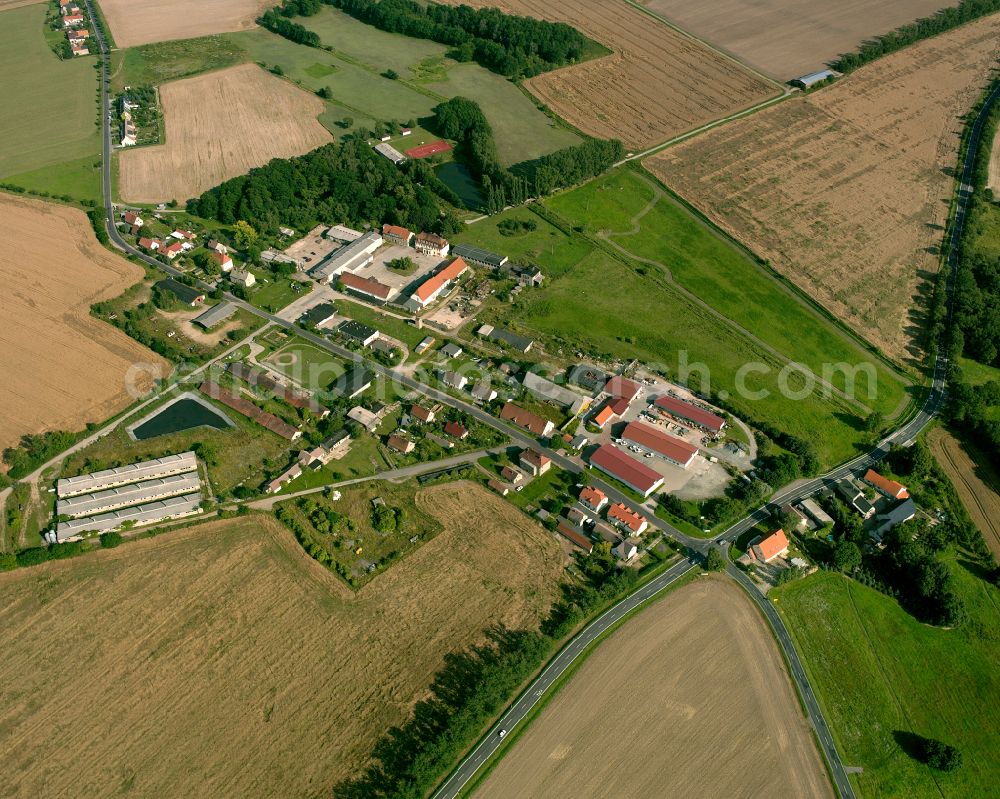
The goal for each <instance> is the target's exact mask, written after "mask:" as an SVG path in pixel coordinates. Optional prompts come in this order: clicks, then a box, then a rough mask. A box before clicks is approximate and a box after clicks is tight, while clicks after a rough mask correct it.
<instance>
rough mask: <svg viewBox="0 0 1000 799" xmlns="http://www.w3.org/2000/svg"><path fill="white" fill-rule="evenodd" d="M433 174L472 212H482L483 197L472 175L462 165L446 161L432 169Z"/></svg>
mask: <svg viewBox="0 0 1000 799" xmlns="http://www.w3.org/2000/svg"><path fill="white" fill-rule="evenodd" d="M434 174H435V175H437V176H438V177H439V178H440V179H441V182H442V183H444V185H445V186H447V187H448V188H449V189H451V190H452V191H453V192H455V194H457V195H458V196H459V197H461V198H462V202H464V203H465V204H466V205H467V206H468V207H469V208H471V209H472V210H473V211H479V210H482V207H483V197H482V195H481V194H480V193H479V187H478V186H477V185H476V181H475V180H473V178H472V174H471V173H470V172H469V170H468V169H466V168H465V166H464V165H463V164H458V163H455V162H454V161H448V162H446V163H444V164H441V165H440V166H437V167H435V168H434Z"/></svg>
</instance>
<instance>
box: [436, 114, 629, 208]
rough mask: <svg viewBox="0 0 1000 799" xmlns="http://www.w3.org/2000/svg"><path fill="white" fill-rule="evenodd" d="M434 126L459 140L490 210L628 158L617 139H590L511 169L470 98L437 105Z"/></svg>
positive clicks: (549, 190) (579, 179)
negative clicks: (505, 163) (498, 150)
mask: <svg viewBox="0 0 1000 799" xmlns="http://www.w3.org/2000/svg"><path fill="white" fill-rule="evenodd" d="M433 125H434V129H435V131H436V132H437V133H439V134H440V135H441V136H443V137H444V138H446V139H451V140H453V141H455V142H457V144H458V147H457V149H456V153H455V155H456V158H457V159H458V160H460V161H461V162H462V163H464V164H465V166H466V167H467V168H468V169H469V171H470V172H471V173H472V176H473V177H474V178H476V179H477V180H478V181H479V182H480V185H481V186H482V194H483V200H484V210H485V211H486V213H488V214H495V213H498V212H499V211H502V210H503V209H504V208H505V207H507V206H509V205H520V204H522V203H524V202H525V201H527V200H528V199H529V198H531V197H543V196H545V195H546V194H550V193H552V192H553V191H556V190H557V189H562V188H566V187H567V186H572V185H574V184H576V183H581V182H583V181H585V180H589V179H590V178H592V177H595V176H596V175H599V174H601V173H602V172H604V171H606V170H608V169H610V168H611V167H612V166H613V165H614V164H615V163H616V162H618V161H620V160H621V159H622V158H624V157H625V147H624V145H623V144H622V143H621V142H620V141H618V140H617V139H611V140H609V141H605V140H601V139H588V140H586V141H584V142H583V143H582V144H578V145H575V146H573V147H566V148H564V149H562V150H557V151H556V152H554V153H550V154H548V155H543V156H541V157H540V158H536V159H534V160H533V161H526V162H524V163H521V164H518V165H517V166H515V167H514V168H513V169H507V167H505V166H503V164H502V163H501V162H500V156H499V155H498V153H497V147H496V140H495V139H494V136H493V128H492V126H491V125H490V123H489V120H488V119H487V118H486V115H485V114H484V113H483V110H482V108H481V107H480V106H479V104H478V103H477V102H475V101H474V100H470V99H468V98H466V97H453V98H451V99H450V100H447V101H446V102H443V103H440V104H439V105H437V106H435V107H434V122H433Z"/></svg>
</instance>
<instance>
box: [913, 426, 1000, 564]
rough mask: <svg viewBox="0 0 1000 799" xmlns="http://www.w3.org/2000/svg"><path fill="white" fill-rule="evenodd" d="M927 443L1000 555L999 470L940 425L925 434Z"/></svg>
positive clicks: (963, 502)
mask: <svg viewBox="0 0 1000 799" xmlns="http://www.w3.org/2000/svg"><path fill="white" fill-rule="evenodd" d="M927 443H928V444H930V448H931V452H932V453H933V455H934V458H935V460H937V462H938V464H939V465H940V466H941V468H942V469H944V473H945V474H946V475H948V479H949V480H951V482H952V485H954V486H955V490H956V491H957V492H958V497H959V499H961V500H962V504H963V505H964V506H965V509H966V510H967V511H968V512H969V516H971V517H972V521H973V522H974V523H975V525H976V527H978V528H979V532H981V533H982V534H983V540H984V541H986V545H987V546H988V547H989V548H990V551H991V552H992V553H993V554H994V555H996V556H997V558H1000V471H997V467H996V465H994V464H992V463H990V459H989V458H987V457H986V456H985V455H983V453H982V452H980V451H979V450H977V449H976V448H975V447H974V446H971V445H969V444H968V443H967V442H962V441H959V440H958V439H957V438H955V436H953V435H952V434H951V433H949V432H948V431H947V430H944V429H942V428H940V427H937V428H935V429H934V430H932V431H931V432H930V433H929V434H928V436H927Z"/></svg>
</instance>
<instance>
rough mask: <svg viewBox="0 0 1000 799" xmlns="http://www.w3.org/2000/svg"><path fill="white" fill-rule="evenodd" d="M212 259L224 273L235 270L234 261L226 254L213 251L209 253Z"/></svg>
mask: <svg viewBox="0 0 1000 799" xmlns="http://www.w3.org/2000/svg"><path fill="white" fill-rule="evenodd" d="M209 255H210V256H211V257H212V259H213V260H214V261H215V262H216V263H217V264H218V265H219V267H220V268H221V269H222V271H223V272H228V271H230V270H231V269H232V268H233V259H232V258H230V257H229V256H228V255H227V254H226V253H224V252H216V251H214V250H213V251H212V252H210V253H209Z"/></svg>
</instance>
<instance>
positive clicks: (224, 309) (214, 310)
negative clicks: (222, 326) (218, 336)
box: [191, 302, 236, 330]
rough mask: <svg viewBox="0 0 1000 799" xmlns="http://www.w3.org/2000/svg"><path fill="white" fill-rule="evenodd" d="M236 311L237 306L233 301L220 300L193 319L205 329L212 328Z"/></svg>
mask: <svg viewBox="0 0 1000 799" xmlns="http://www.w3.org/2000/svg"><path fill="white" fill-rule="evenodd" d="M234 313H236V306H235V305H233V304H232V303H231V302H220V303H219V304H218V305H213V306H212V307H211V308H209V309H208V310H206V311H204V312H203V313H201V314H199V315H198V316H196V317H195V318H194V319H192V320H191V321H192V322H193V323H194V324H196V325H199V326H200V327H203V328H205V330H210V329H211V328H213V327H215V326H216V325H217V324H219V322H223V321H225V320H226V319H228V318H229V317H230V316H232V315H233V314H234Z"/></svg>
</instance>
